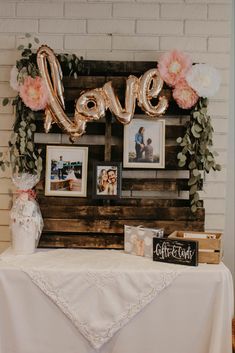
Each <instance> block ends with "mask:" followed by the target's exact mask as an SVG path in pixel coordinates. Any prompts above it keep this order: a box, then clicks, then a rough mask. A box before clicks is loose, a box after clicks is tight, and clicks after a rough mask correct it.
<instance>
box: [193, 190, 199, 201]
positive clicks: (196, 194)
mask: <svg viewBox="0 0 235 353" xmlns="http://www.w3.org/2000/svg"><path fill="white" fill-rule="evenodd" d="M193 199H194V201H195V202H197V201H199V193H198V192H195V194H194V195H193Z"/></svg>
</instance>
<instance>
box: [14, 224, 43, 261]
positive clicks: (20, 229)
mask: <svg viewBox="0 0 235 353" xmlns="http://www.w3.org/2000/svg"><path fill="white" fill-rule="evenodd" d="M11 235H12V249H13V252H14V253H15V254H16V255H29V254H33V253H34V252H35V248H36V240H35V239H37V227H36V225H35V223H34V222H30V223H28V224H27V226H25V225H24V224H22V223H19V222H17V221H16V222H13V223H12V224H11Z"/></svg>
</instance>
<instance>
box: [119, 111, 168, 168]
mask: <svg viewBox="0 0 235 353" xmlns="http://www.w3.org/2000/svg"><path fill="white" fill-rule="evenodd" d="M141 130H142V131H141ZM137 134H139V135H141V134H142V135H143V136H142V137H143V139H142V137H141V136H139V135H138V136H137ZM141 139H142V142H143V143H142V144H140V142H141ZM137 142H138V143H137ZM123 167H124V168H144V169H146V168H149V169H156V168H165V120H164V119H154V118H147V117H144V118H142V117H141V118H139V117H138V118H134V119H132V121H131V122H130V124H128V125H125V126H124V143H123Z"/></svg>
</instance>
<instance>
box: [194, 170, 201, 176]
mask: <svg viewBox="0 0 235 353" xmlns="http://www.w3.org/2000/svg"><path fill="white" fill-rule="evenodd" d="M199 174H200V172H199V170H198V169H193V175H194V176H195V177H196V176H198V175H199Z"/></svg>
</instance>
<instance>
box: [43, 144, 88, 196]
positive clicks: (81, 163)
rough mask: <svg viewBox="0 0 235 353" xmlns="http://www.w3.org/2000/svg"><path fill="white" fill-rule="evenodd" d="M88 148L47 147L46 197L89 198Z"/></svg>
mask: <svg viewBox="0 0 235 353" xmlns="http://www.w3.org/2000/svg"><path fill="white" fill-rule="evenodd" d="M87 164H88V147H80V146H47V149H46V175H45V195H47V196H66V197H67V196H71V197H86V196H87Z"/></svg>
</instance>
